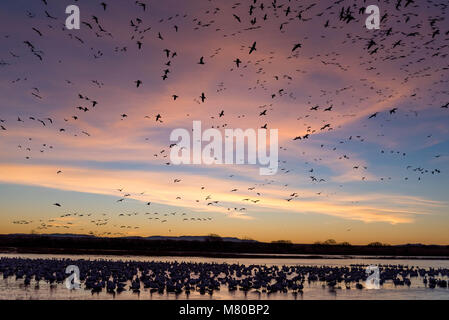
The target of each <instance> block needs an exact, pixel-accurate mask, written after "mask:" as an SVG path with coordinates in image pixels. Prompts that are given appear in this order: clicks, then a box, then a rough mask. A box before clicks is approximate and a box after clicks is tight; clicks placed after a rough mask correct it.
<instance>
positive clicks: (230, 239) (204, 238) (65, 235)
mask: <svg viewBox="0 0 449 320" xmlns="http://www.w3.org/2000/svg"><path fill="white" fill-rule="evenodd" d="M9 236H12V237H14V236H19V237H22V236H29V234H25V233H14V234H9ZM36 236H42V237H58V238H102V237H97V236H93V235H88V234H74V233H46V234H45V233H44V234H36ZM115 239H137V240H139V239H141V240H145V239H146V240H161V241H164V240H173V241H207V240H210V239H211V237H210V236H179V237H166V236H149V237H141V236H132V237H117V238H115ZM217 239H219V240H220V241H227V242H246V243H256V242H258V241H256V240H249V239H239V238H236V237H217Z"/></svg>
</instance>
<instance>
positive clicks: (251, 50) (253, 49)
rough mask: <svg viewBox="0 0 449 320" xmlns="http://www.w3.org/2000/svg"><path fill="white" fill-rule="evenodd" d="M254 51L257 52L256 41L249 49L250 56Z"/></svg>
mask: <svg viewBox="0 0 449 320" xmlns="http://www.w3.org/2000/svg"><path fill="white" fill-rule="evenodd" d="M253 51H256V41H254V43H253V45H252V46H251V47H249V54H251V53H253Z"/></svg>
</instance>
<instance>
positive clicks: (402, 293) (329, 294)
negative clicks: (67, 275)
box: [0, 254, 449, 300]
mask: <svg viewBox="0 0 449 320" xmlns="http://www.w3.org/2000/svg"><path fill="white" fill-rule="evenodd" d="M0 257H8V258H12V257H20V258H29V259H37V258H40V259H85V260H114V261H117V260H118V261H163V262H192V263H228V264H233V263H238V264H244V265H246V266H248V265H266V266H271V265H277V266H284V265H286V266H297V265H300V266H350V265H353V264H359V265H360V264H362V265H406V266H410V267H412V266H415V267H420V268H436V269H437V268H445V269H449V260H437V259H433V260H424V259H413V258H409V259H379V258H375V259H372V258H367V257H357V256H354V257H349V258H348V257H343V256H335V257H333V258H323V259H307V258H301V256H298V258H293V259H290V258H288V259H283V258H242V259H237V258H204V257H148V256H112V255H110V256H105V255H102V256H95V255H51V254H0ZM442 279H446V280H449V279H447V278H444V277H443V278H442ZM0 299H21V300H23V299H51V300H54V299H56V300H60V299H101V300H104V299H116V300H122V299H126V300H129V299H132V300H134V299H137V300H138V299H142V300H148V299H154V300H161V299H162V300H171V299H195V300H197V299H250V300H259V299H260V300H264V299H283V300H285V299H298V300H300V299H304V300H307V299H314V300H316V299H320V300H322V299H345V300H350V299H368V300H373V299H374V300H379V299H380V300H382V299H393V300H396V299H431V300H434V299H438V300H440V299H445V300H449V289H446V288H435V289H430V288H427V287H426V286H425V285H424V283H423V281H422V278H420V277H418V278H412V284H411V286H410V287H407V286H395V285H394V284H393V283H391V282H388V281H387V282H386V283H385V284H384V285H383V286H382V287H381V289H379V290H367V289H363V290H357V289H355V288H354V287H353V286H352V288H351V289H346V288H345V286H344V285H337V286H336V287H335V289H330V288H329V287H327V286H326V285H324V283H322V282H312V283H310V284H309V283H308V282H307V281H306V282H305V283H304V290H303V293H298V294H293V293H291V292H288V293H271V294H267V293H264V292H259V291H255V290H252V291H249V292H243V291H238V290H237V291H233V292H229V291H228V290H227V288H226V286H222V288H221V290H219V291H214V292H213V294H212V295H210V294H208V293H206V294H203V295H201V294H200V293H199V292H194V291H192V292H191V293H190V294H185V293H181V294H174V293H163V294H159V293H150V292H149V290H148V289H143V288H142V289H141V290H140V293H139V294H137V293H133V292H132V291H128V290H126V291H123V292H122V293H120V294H115V295H112V294H109V293H106V292H105V291H103V292H101V293H95V294H92V293H91V292H90V291H89V290H84V289H81V290H68V289H66V288H65V286H64V284H53V285H50V284H48V283H45V282H43V281H41V282H40V285H39V288H38V289H37V288H35V282H34V280H32V282H31V285H30V286H25V285H24V284H23V280H18V281H16V280H15V278H14V277H9V278H8V279H3V278H0Z"/></svg>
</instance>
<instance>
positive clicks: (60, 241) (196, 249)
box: [0, 234, 449, 259]
mask: <svg viewBox="0 0 449 320" xmlns="http://www.w3.org/2000/svg"><path fill="white" fill-rule="evenodd" d="M0 252H12V253H37V254H43V253H48V254H57V253H59V254H94V255H98V254H106V255H143V256H204V257H228V258H229V257H237V258H243V257H249V258H254V257H268V256H269V257H278V258H279V257H281V256H282V258H294V257H297V256H296V255H298V254H299V255H303V256H307V257H311V258H318V257H321V256H322V255H326V256H327V255H338V256H339V257H337V258H342V257H348V256H353V255H363V256H377V257H381V256H385V257H390V258H392V257H397V258H398V257H410V256H413V257H420V258H427V259H432V258H435V257H439V259H449V246H442V245H423V244H404V245H383V244H381V243H374V244H369V245H350V244H327V243H316V244H295V243H290V242H288V241H276V242H272V243H266V242H259V241H255V240H245V239H239V238H235V237H223V238H221V237H219V236H213V235H210V236H180V237H165V236H149V237H121V238H107V237H96V236H92V235H82V234H9V235H0Z"/></svg>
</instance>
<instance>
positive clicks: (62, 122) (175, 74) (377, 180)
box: [0, 0, 449, 244]
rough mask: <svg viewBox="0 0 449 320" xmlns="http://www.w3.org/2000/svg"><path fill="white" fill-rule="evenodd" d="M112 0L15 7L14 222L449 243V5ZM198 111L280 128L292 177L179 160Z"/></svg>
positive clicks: (4, 36)
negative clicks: (368, 23)
mask: <svg viewBox="0 0 449 320" xmlns="http://www.w3.org/2000/svg"><path fill="white" fill-rule="evenodd" d="M101 2H102V1H99V0H94V1H90V0H89V1H88V0H84V1H82V0H80V1H75V0H72V1H65V0H47V3H48V4H45V3H44V2H43V1H28V0H17V1H3V2H2V3H1V4H0V21H1V25H2V28H1V31H0V39H1V40H0V41H1V45H0V82H1V85H0V120H2V122H1V123H0V125H2V126H3V128H4V129H5V130H0V208H1V209H0V233H3V234H4V233H30V232H35V233H80V234H88V233H92V234H95V235H99V236H134V235H139V236H151V235H164V236H181V235H207V234H210V233H216V234H219V235H221V236H232V237H240V238H252V239H255V240H259V241H273V240H279V239H285V240H291V241H293V242H298V243H312V242H315V241H324V240H326V239H329V238H332V239H335V240H336V241H338V242H341V241H348V242H350V243H353V244H364V243H369V242H373V241H381V242H385V243H390V244H400V243H426V244H429V243H437V244H449V232H448V227H449V209H448V201H449V200H448V196H447V195H448V188H449V174H448V172H449V138H448V133H449V126H448V123H449V111H448V109H447V103H449V91H448V87H449V86H448V82H449V59H448V56H447V55H448V53H449V33H448V31H449V24H448V22H447V21H448V20H447V19H448V11H447V10H446V8H445V6H444V5H442V4H444V1H433V2H431V3H430V4H429V3H428V2H426V4H424V2H421V1H415V3H413V4H410V5H408V6H407V7H404V5H405V1H403V2H404V3H403V4H402V5H401V7H400V8H398V9H397V8H395V4H385V3H384V1H372V2H373V3H372V4H377V5H378V6H379V8H380V11H381V16H383V15H385V14H387V16H386V17H385V18H384V19H383V20H382V22H381V25H380V30H367V28H366V27H365V19H366V17H368V15H366V14H363V13H359V9H360V8H361V7H362V6H366V5H368V4H371V3H369V1H366V2H364V1H341V2H339V3H338V4H334V1H319V2H318V1H287V0H278V1H277V2H276V8H275V9H274V8H273V4H272V1H265V0H264V1H261V0H257V1H255V3H254V1H252V0H251V1H239V2H231V1H217V0H214V1H206V0H194V1H174V0H168V1H158V2H156V1H152V2H149V1H147V0H144V1H140V3H145V4H146V9H145V11H144V10H143V7H142V6H141V5H139V2H137V3H136V1H134V0H128V1H118V0H115V1H112V0H109V1H106V2H107V7H106V9H105V10H104V9H103V7H102V5H101ZM238 3H239V4H238ZM262 3H263V5H264V8H263V10H262V8H261V7H260V6H261V4H262ZM315 3H316V5H313V4H315ZM439 3H441V4H439ZM70 4H76V5H78V6H79V8H80V12H81V21H83V22H86V23H87V24H81V28H80V30H67V29H66V28H65V25H64V22H65V19H66V17H67V14H65V8H66V6H68V5H70ZM251 5H253V6H254V7H255V8H254V9H253V10H252V14H251V15H250V13H249V12H250V6H251ZM348 7H350V9H351V12H352V15H353V16H354V18H355V19H354V20H353V21H350V22H349V23H347V22H346V21H341V20H340V19H339V15H340V11H341V9H342V8H348ZM288 8H290V9H289V10H288ZM45 12H47V13H48V14H49V15H50V17H48V16H47V15H46V13H45ZM299 13H300V14H299ZM234 15H235V16H237V17H239V18H240V20H241V22H239V21H238V20H237V18H236V17H235V16H234ZM265 15H266V19H265V20H264V16H265ZM92 16H95V17H96V18H98V21H99V22H98V23H97V22H96V21H95V19H94V18H93V17H92ZM298 16H299V17H298ZM137 18H138V19H139V20H137ZM254 18H256V22H255V23H254V24H251V20H252V19H254ZM131 21H132V24H133V25H135V26H136V27H134V26H132V25H131ZM139 21H141V22H140V23H139ZM325 25H328V26H327V27H325ZM100 26H101V29H100ZM175 26H176V27H175ZM281 26H282V27H281ZM33 28H35V29H36V30H37V31H39V32H40V33H41V35H40V34H39V32H37V31H36V30H33ZM91 28H92V29H91ZM176 28H177V31H176ZM390 28H391V30H390V31H388V30H389V29H390ZM102 30H103V31H102ZM144 30H146V31H144ZM436 30H438V33H437V32H436ZM413 33H417V34H413ZM158 34H160V35H161V38H162V39H160V38H159V37H158ZM387 34H388V35H387ZM370 40H373V41H374V43H375V44H371V46H370V45H369V43H370ZM399 40H400V42H399ZM25 41H29V43H30V44H31V45H32V47H31V46H30V45H28V44H26V43H25ZM138 41H139V42H141V44H142V45H141V49H139V48H138V44H137V42H138ZM254 42H256V43H257V46H256V47H257V49H256V51H254V52H252V53H251V54H249V50H250V47H251V46H252V44H253V43H254ZM298 43H300V44H301V47H299V48H297V49H295V51H293V52H292V49H293V47H294V46H295V44H298ZM395 44H396V45H395ZM368 47H369V49H368ZM124 48H126V49H124ZM376 48H378V49H377V51H375V52H373V50H375V49H376ZM164 49H169V50H170V54H169V57H168V58H167V55H166V52H164ZM173 52H176V56H174V57H173V56H172V54H173ZM35 53H36V54H37V55H36V54H35ZM38 55H39V56H40V57H41V58H42V60H40V58H39V57H38ZM201 57H204V59H203V60H204V63H205V64H199V63H198V62H199V61H200V58H201ZM237 58H238V59H239V60H241V64H240V66H239V67H238V68H237V66H236V63H235V62H234V61H235V60H236V59H237ZM169 61H170V63H169V65H167V63H168V62H169ZM166 69H168V70H169V72H168V73H167V79H165V80H163V78H162V76H163V75H164V70H166ZM137 80H140V81H142V84H141V85H140V86H139V87H136V83H135V81H137ZM202 93H204V94H205V96H206V100H205V102H204V103H203V102H201V99H200V96H201V94H202ZM79 95H81V96H82V97H83V98H82V99H81V98H80V96H79ZM172 95H177V96H179V97H178V98H177V99H176V100H174V99H173V97H172ZM85 97H88V99H89V100H86V99H85ZM92 101H96V102H97V104H96V105H95V107H93V106H92ZM444 105H446V108H444V107H442V106H444ZM315 106H318V108H317V110H311V108H312V107H315ZM331 106H332V109H331V110H330V111H324V110H325V109H326V108H329V107H331ZM78 107H82V108H85V107H86V108H88V111H82V110H80V109H78ZM395 108H397V109H396V110H395V111H394V112H390V110H393V109H395ZM222 110H223V111H224V116H222V117H219V114H220V112H221V111H222ZM264 110H267V112H266V115H260V113H261V112H262V111H264ZM375 113H377V114H376V116H375V117H374V116H373V117H371V118H370V116H372V115H374V114H375ZM124 114H126V115H127V116H126V117H122V115H124ZM158 114H160V116H161V120H162V122H157V121H156V120H155V119H156V115H158ZM30 118H31V119H30ZM48 118H50V119H51V121H50V120H48ZM18 119H20V120H22V121H18ZM33 119H35V120H33ZM39 120H42V121H43V122H44V124H45V125H43V124H42V122H39ZM195 120H200V121H201V122H202V126H203V129H207V128H212V127H214V128H216V127H219V128H221V129H224V128H241V129H248V128H252V129H255V130H257V129H258V128H260V127H262V126H264V125H265V124H267V129H278V132H279V147H280V149H279V161H280V163H279V170H278V172H277V174H275V175H272V176H261V175H259V165H248V164H245V165H179V166H176V165H172V164H168V165H167V163H170V158H169V153H170V147H169V145H170V144H171V143H172V142H170V139H169V137H170V132H171V131H172V130H174V129H176V128H185V129H187V130H189V131H190V130H191V129H192V122H193V121H195ZM326 124H329V126H328V127H327V128H325V129H321V128H322V127H323V126H325V125H326ZM224 125H225V127H224ZM60 129H64V131H61V130H60ZM306 134H309V137H308V138H304V136H305V135H306ZM298 136H300V137H302V138H301V139H298V140H293V139H294V138H295V137H298ZM27 148H29V150H27ZM162 150H164V151H162ZM27 157H28V158H27ZM365 167H366V169H365ZM311 170H313V171H311ZM58 171H61V172H60V173H57V172H58ZM311 177H314V178H316V179H317V181H312V178H311ZM175 179H180V180H181V181H180V182H176V183H175V182H174V180H175ZM321 179H322V180H321ZM320 180H321V182H319V181H320ZM202 187H204V188H202ZM119 189H120V190H122V191H119ZM233 189H237V191H231V190H233ZM292 194H297V197H295V196H291V195H292ZM292 198H293V199H292ZM121 199H124V200H122V201H119V200H121ZM206 199H207V200H206ZM244 199H246V200H244ZM248 199H249V200H248ZM287 199H289V201H287ZM214 201H218V202H214ZM148 202H151V204H150V205H148V204H147V203H148ZM55 203H57V204H60V205H61V206H60V207H59V206H55V205H54V204H55ZM75 213H76V214H75ZM156 213H157V214H156ZM67 214H70V215H67ZM149 218H151V219H149ZM156 218H158V219H156ZM185 219H187V220H185ZM163 220H166V221H165V222H162V221H163Z"/></svg>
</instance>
